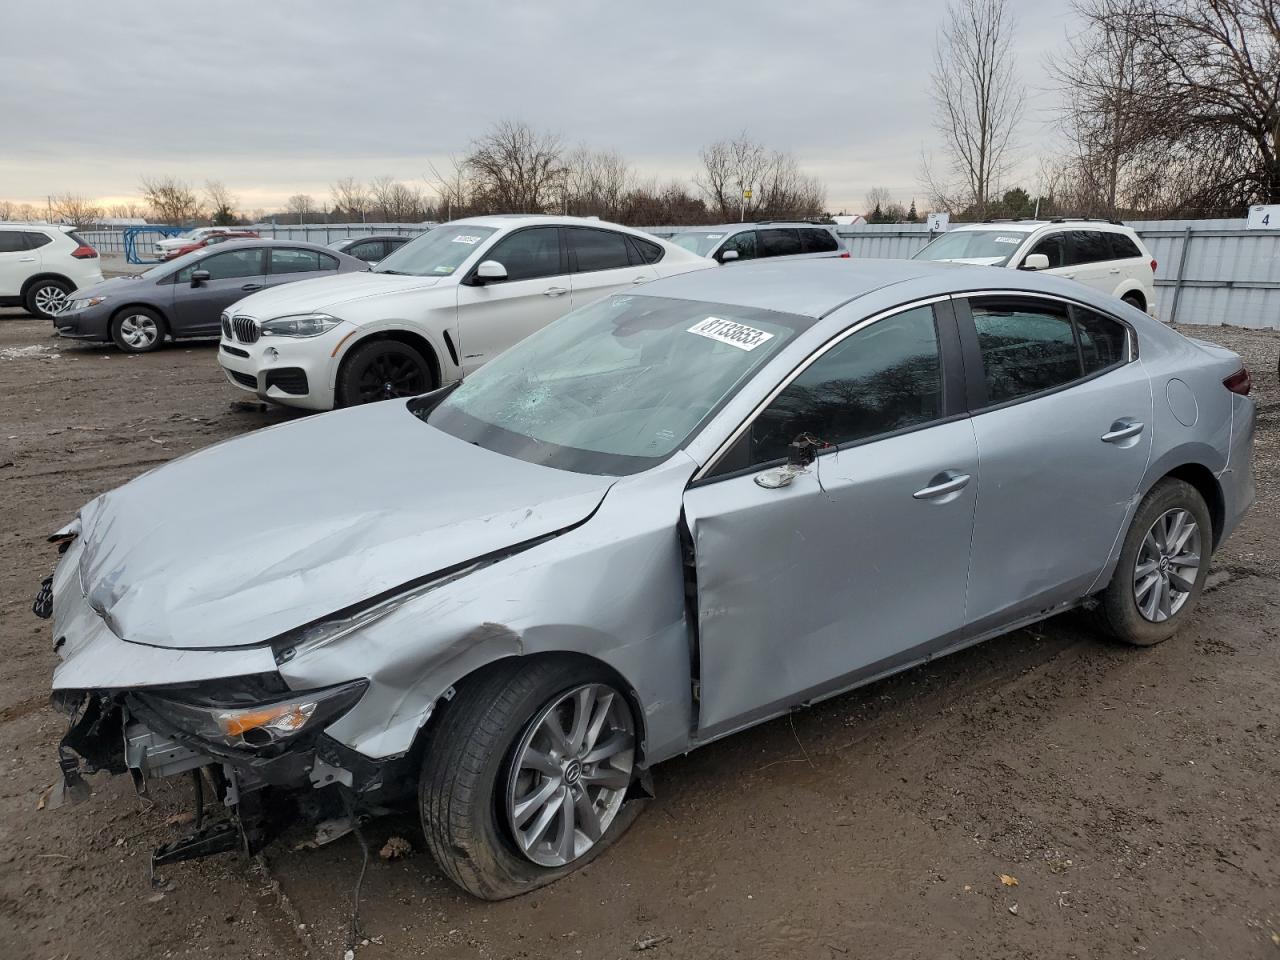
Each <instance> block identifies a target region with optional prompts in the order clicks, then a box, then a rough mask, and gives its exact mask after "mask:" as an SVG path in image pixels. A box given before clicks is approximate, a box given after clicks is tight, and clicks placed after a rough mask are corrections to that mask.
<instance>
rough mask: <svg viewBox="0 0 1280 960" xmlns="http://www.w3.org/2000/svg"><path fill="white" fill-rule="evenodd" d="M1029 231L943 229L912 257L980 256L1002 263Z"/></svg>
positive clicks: (952, 258)
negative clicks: (953, 230)
mask: <svg viewBox="0 0 1280 960" xmlns="http://www.w3.org/2000/svg"><path fill="white" fill-rule="evenodd" d="M1025 239H1027V235H1026V234H1025V233H1022V232H1020V231H1016V230H956V231H955V232H953V233H944V234H943V235H942V236H940V237H938V239H936V240H934V241H933V242H932V243H930V244H929V245H928V246H926V247H925V248H924V249H923V250H921V251H920V252H919V253H917V254H916V255H915V256H914V257H912V258H911V259H912V260H980V261H982V262H983V263H989V264H990V265H991V266H993V267H1003V266H1004V265H1005V264H1007V263H1008V262H1009V258H1010V257H1012V256H1013V255H1014V254H1015V253H1016V252H1017V250H1018V247H1020V246H1022V241H1023V240H1025Z"/></svg>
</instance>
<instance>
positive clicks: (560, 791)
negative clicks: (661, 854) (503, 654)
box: [418, 657, 643, 900]
mask: <svg viewBox="0 0 1280 960" xmlns="http://www.w3.org/2000/svg"><path fill="white" fill-rule="evenodd" d="M635 731H636V727H635V716H634V713H633V711H632V709H631V705H630V703H629V702H628V701H627V698H626V696H625V694H624V693H623V692H622V691H620V690H618V689H617V688H616V686H615V685H614V681H612V680H611V679H610V678H608V677H607V676H605V675H604V674H603V673H602V671H599V670H598V669H595V668H593V667H592V666H591V665H589V664H587V663H584V662H581V661H578V660H574V659H570V658H559V657H556V658H550V657H548V658H545V659H533V660H524V659H520V658H515V659H512V660H508V661H502V662H500V663H498V664H495V665H494V666H492V667H490V668H489V669H488V670H487V671H486V672H485V673H482V674H481V675H480V676H478V677H476V678H475V679H473V680H471V681H470V682H468V683H466V684H464V685H461V686H460V687H459V689H458V692H457V693H456V695H455V696H454V698H453V699H452V700H451V701H449V702H447V703H443V704H442V706H441V711H440V713H439V715H438V716H436V717H433V718H432V720H431V728H430V731H429V733H428V737H427V742H426V745H425V751H424V754H423V766H422V777H421V780H420V782H419V789H418V799H419V811H420V813H421V817H422V828H423V833H424V834H425V836H426V841H427V846H428V847H430V849H431V852H432V855H433V856H434V857H435V860H436V863H438V864H439V866H440V868H441V869H442V870H443V871H444V873H445V874H446V875H447V876H448V877H449V879H451V880H452V881H453V882H454V883H456V884H457V885H458V886H460V887H462V888H463V889H464V890H466V891H467V892H468V893H471V894H473V895H475V896H477V897H480V898H481V899H484V900H503V899H506V898H508V897H514V896H518V895H519V894H522V893H527V892H529V891H530V890H535V889H537V888H538V887H541V886H544V885H545V884H548V883H551V882H552V881H554V880H557V879H559V878H560V877H563V876H565V875H566V874H568V873H571V872H573V871H574V870H576V869H578V867H581V866H583V865H584V864H586V863H588V862H590V861H591V860H592V859H594V858H595V857H596V856H598V855H599V854H600V853H601V852H603V851H604V850H605V849H606V848H607V847H608V846H609V845H610V844H612V843H613V842H614V841H615V840H616V839H617V838H618V837H619V836H621V835H622V833H623V832H624V831H625V830H626V829H627V827H629V826H630V825H631V823H632V822H633V821H634V820H635V818H636V816H637V815H638V814H639V812H640V810H641V808H642V806H643V801H642V800H639V799H631V800H628V799H627V797H626V794H627V791H628V789H629V787H630V785H631V781H632V779H633V777H634V776H635V772H636V771H635V759H636V746H637V742H636V732H635Z"/></svg>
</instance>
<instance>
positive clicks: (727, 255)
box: [720, 250, 738, 263]
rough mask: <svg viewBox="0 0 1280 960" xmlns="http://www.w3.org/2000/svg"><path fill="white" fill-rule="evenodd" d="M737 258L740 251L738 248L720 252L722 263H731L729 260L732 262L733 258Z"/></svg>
mask: <svg viewBox="0 0 1280 960" xmlns="http://www.w3.org/2000/svg"><path fill="white" fill-rule="evenodd" d="M737 259H738V251H737V250H726V251H724V253H722V254H720V262H721V263H729V262H731V261H733V260H737Z"/></svg>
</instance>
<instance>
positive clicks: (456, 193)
mask: <svg viewBox="0 0 1280 960" xmlns="http://www.w3.org/2000/svg"><path fill="white" fill-rule="evenodd" d="M429 167H430V171H431V172H430V173H429V174H428V176H427V183H428V184H429V185H430V187H431V190H432V191H433V192H434V193H435V195H436V216H437V217H439V218H440V219H443V220H456V219H457V218H458V217H465V216H468V215H469V214H471V213H474V212H476V211H477V210H478V209H479V207H478V204H477V201H476V185H475V183H474V181H473V180H472V178H471V174H470V173H469V172H468V169H467V164H466V161H465V160H459V159H457V158H456V157H450V158H449V166H448V168H447V169H446V170H444V171H441V170H440V169H439V168H437V167H436V165H435V164H434V163H433V164H430V165H429Z"/></svg>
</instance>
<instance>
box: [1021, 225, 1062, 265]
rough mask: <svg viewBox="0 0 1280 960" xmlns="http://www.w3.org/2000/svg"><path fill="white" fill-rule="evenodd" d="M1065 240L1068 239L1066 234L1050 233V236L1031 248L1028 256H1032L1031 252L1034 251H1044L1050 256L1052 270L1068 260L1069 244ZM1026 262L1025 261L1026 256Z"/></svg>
mask: <svg viewBox="0 0 1280 960" xmlns="http://www.w3.org/2000/svg"><path fill="white" fill-rule="evenodd" d="M1065 240H1066V234H1063V233H1051V234H1049V236H1047V237H1044V238H1043V239H1042V240H1040V241H1039V242H1038V243H1037V244H1036V245H1035V246H1034V247H1032V248H1031V250H1030V251H1029V252H1028V253H1027V256H1031V254H1033V253H1043V254H1044V255H1045V256H1046V257H1048V258H1049V269H1050V270H1052V269H1053V268H1054V267H1061V266H1064V265H1065V264H1066V262H1067V250H1066V246H1067V245H1066V243H1065ZM1024 262H1025V258H1024Z"/></svg>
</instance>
